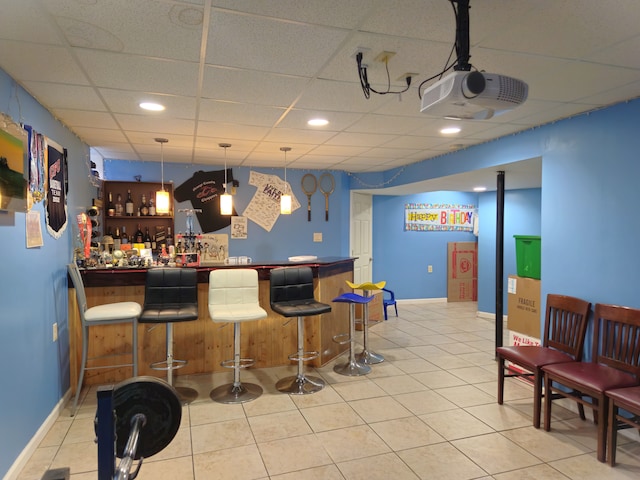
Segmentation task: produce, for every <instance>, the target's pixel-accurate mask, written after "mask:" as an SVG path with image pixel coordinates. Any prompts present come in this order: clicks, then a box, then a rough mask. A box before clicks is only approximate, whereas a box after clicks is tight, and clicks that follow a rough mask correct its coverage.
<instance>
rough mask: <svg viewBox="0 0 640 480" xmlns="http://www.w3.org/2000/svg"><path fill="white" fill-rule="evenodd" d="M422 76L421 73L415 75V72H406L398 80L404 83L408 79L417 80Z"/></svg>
mask: <svg viewBox="0 0 640 480" xmlns="http://www.w3.org/2000/svg"><path fill="white" fill-rule="evenodd" d="M419 75H420V74H419V73H414V72H405V73H403V74H402V75H400V76H399V77H398V78H396V80H397V81H399V82H402V81H404V80H405V79H406V78H408V77H411V78H416V77H418V76H419Z"/></svg>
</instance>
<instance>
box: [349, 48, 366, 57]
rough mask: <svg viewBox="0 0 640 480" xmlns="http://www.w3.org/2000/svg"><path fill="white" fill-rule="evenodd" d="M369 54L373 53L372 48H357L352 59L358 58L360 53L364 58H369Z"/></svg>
mask: <svg viewBox="0 0 640 480" xmlns="http://www.w3.org/2000/svg"><path fill="white" fill-rule="evenodd" d="M369 52H371V49H370V48H367V47H358V48H356V51H355V52H353V54H352V55H351V58H356V57H357V56H358V54H359V53H361V54H362V57H363V58H364V57H365V56H367V55H368V54H369Z"/></svg>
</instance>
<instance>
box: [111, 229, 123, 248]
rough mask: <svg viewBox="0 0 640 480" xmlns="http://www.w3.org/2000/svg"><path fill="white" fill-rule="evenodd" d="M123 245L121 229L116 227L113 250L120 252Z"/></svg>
mask: <svg viewBox="0 0 640 480" xmlns="http://www.w3.org/2000/svg"><path fill="white" fill-rule="evenodd" d="M121 243H122V242H121V239H120V227H116V234H115V235H114V236H113V249H114V250H120V245H121Z"/></svg>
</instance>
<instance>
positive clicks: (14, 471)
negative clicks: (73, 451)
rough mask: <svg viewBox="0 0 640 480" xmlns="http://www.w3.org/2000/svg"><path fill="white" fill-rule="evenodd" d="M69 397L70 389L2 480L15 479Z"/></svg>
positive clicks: (56, 418)
mask: <svg viewBox="0 0 640 480" xmlns="http://www.w3.org/2000/svg"><path fill="white" fill-rule="evenodd" d="M70 397H71V390H67V392H66V393H65V394H64V396H63V397H62V398H61V399H60V401H59V402H58V403H57V404H56V406H55V407H54V408H53V410H52V411H51V413H50V414H49V416H48V417H47V418H46V419H45V421H44V422H43V423H42V425H40V428H39V429H38V431H37V432H36V433H35V434H34V435H33V437H32V438H31V440H30V441H29V443H28V444H27V446H26V447H24V449H23V450H22V452H20V455H18V458H16V460H15V462H13V465H11V468H10V469H9V471H8V472H7V473H6V474H5V476H4V477H3V480H16V479H17V478H18V475H20V472H21V471H22V469H23V468H24V466H25V465H26V464H27V462H28V461H29V459H30V458H31V456H32V455H33V454H34V453H35V451H36V449H37V448H38V445H40V442H42V440H43V439H44V437H45V436H46V435H47V433H48V432H49V430H50V429H51V427H53V425H54V424H55V423H56V420H58V417H59V416H60V413H61V412H62V410H63V409H64V406H65V405H66V404H67V401H68V400H69V398H70Z"/></svg>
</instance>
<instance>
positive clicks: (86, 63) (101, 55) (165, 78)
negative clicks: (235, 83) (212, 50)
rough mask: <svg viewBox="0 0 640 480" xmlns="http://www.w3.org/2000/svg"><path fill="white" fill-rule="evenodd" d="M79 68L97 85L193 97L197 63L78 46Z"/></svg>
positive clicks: (196, 78)
mask: <svg viewBox="0 0 640 480" xmlns="http://www.w3.org/2000/svg"><path fill="white" fill-rule="evenodd" d="M76 55H77V57H78V60H79V62H80V64H81V65H82V67H83V68H84V69H85V70H86V72H87V74H88V75H89V77H90V78H91V82H92V83H93V84H94V85H96V86H98V87H106V88H115V89H121V90H136V91H140V92H154V93H158V94H173V95H182V96H195V94H196V91H197V86H198V64H197V63H190V62H180V61H176V60H164V59H158V58H148V57H140V56H135V55H126V54H121V53H112V52H99V51H89V50H82V49H78V50H77V51H76Z"/></svg>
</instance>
